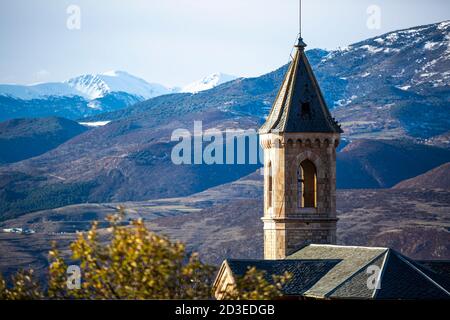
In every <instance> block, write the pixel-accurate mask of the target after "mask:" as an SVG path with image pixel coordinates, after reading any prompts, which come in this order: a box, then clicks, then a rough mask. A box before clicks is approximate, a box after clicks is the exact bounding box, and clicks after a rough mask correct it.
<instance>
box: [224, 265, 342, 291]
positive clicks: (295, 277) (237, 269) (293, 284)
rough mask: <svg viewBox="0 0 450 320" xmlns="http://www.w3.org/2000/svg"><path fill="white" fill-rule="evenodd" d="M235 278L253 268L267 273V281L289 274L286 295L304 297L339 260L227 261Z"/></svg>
mask: <svg viewBox="0 0 450 320" xmlns="http://www.w3.org/2000/svg"><path fill="white" fill-rule="evenodd" d="M226 262H227V263H228V266H229V267H230V269H231V271H232V272H233V274H234V275H235V276H243V275H244V274H245V273H246V272H247V270H248V269H249V268H251V267H255V268H256V269H258V270H261V271H264V272H265V277H266V280H267V281H269V282H272V281H273V277H272V275H279V276H280V275H283V274H284V273H285V272H288V273H290V274H291V275H292V278H291V280H290V281H289V282H288V283H286V285H285V286H284V287H283V290H282V291H283V294H285V295H295V296H299V295H302V294H303V293H304V292H305V291H306V290H308V289H309V288H310V287H311V286H313V285H314V284H315V283H316V282H317V281H318V280H319V279H321V278H322V277H323V276H324V275H325V274H326V273H327V272H329V271H330V270H331V269H332V268H333V267H334V266H335V265H336V264H337V263H339V260H301V261H300V260H237V259H229V260H226Z"/></svg>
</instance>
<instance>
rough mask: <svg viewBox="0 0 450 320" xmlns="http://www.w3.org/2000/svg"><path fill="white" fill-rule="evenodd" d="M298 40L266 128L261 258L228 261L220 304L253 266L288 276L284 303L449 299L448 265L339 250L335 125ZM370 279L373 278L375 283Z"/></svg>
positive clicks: (218, 288)
mask: <svg viewBox="0 0 450 320" xmlns="http://www.w3.org/2000/svg"><path fill="white" fill-rule="evenodd" d="M305 47H306V44H305V43H304V42H303V40H302V38H301V37H299V40H298V43H297V45H296V46H295V53H294V56H293V60H292V61H291V63H290V65H289V68H288V71H287V73H286V75H285V77H284V80H283V82H282V84H281V87H280V89H279V92H278V95H277V97H276V99H275V101H274V103H273V106H272V110H271V111H270V114H269V116H268V118H267V120H266V122H265V123H264V124H263V125H262V127H261V128H260V129H259V135H260V142H261V146H262V148H263V150H264V216H263V217H262V220H263V223H264V259H262V260H256V259H255V260H241V259H227V260H225V261H224V262H223V263H222V265H221V267H220V270H219V272H218V275H217V277H216V280H215V282H214V285H213V291H214V293H215V297H216V298H217V299H221V298H222V297H223V295H224V293H225V292H226V291H227V290H230V289H232V288H233V286H234V285H235V283H236V278H237V277H240V276H243V275H244V274H245V272H246V271H247V270H248V269H249V268H250V267H255V268H256V269H258V270H261V271H264V272H265V275H266V276H267V280H268V281H272V280H271V279H272V275H282V274H283V273H284V272H286V271H287V272H289V273H290V274H291V276H292V278H291V279H290V280H289V282H288V283H287V284H286V285H285V286H284V288H283V290H282V293H283V295H284V297H286V298H298V299H432V298H439V299H442V298H443V299H448V298H450V277H449V273H450V265H449V263H445V262H438V261H428V262H419V261H414V260H412V259H410V258H407V257H405V256H403V255H402V254H400V253H398V252H396V251H395V250H392V249H390V248H379V247H358V246H340V245H336V224H337V220H338V219H337V216H336V148H337V146H338V145H339V141H340V134H341V133H342V132H343V131H342V130H341V128H340V126H339V124H338V123H337V122H336V121H335V120H334V119H333V118H332V116H331V114H330V111H329V110H328V108H327V106H326V103H325V100H324V98H323V95H322V92H321V90H320V87H319V84H318V82H317V80H316V78H315V76H314V73H313V71H312V69H311V66H310V64H309V62H308V59H307V57H306V54H305ZM374 276H375V279H373V277H374Z"/></svg>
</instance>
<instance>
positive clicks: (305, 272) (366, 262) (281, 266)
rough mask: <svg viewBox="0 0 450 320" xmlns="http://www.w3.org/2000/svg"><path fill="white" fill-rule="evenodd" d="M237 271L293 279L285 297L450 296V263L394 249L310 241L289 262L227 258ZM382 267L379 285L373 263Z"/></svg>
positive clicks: (289, 257) (285, 290)
mask: <svg viewBox="0 0 450 320" xmlns="http://www.w3.org/2000/svg"><path fill="white" fill-rule="evenodd" d="M227 262H228V264H229V266H230V269H231V271H232V273H233V274H234V275H238V276H240V275H243V274H245V272H246V271H247V269H248V267H251V266H254V267H256V268H257V269H259V270H264V271H266V277H267V279H268V280H269V281H270V280H271V275H281V274H283V273H284V272H285V271H288V272H289V273H291V274H292V276H293V278H292V279H291V280H290V282H289V283H288V284H287V285H286V288H285V289H284V290H283V292H284V294H286V295H301V296H306V297H312V298H329V299H450V291H449V287H450V274H449V272H448V270H449V262H429V261H428V262H422V263H420V262H417V261H413V260H411V259H409V258H407V257H405V256H403V255H401V254H400V253H399V252H397V251H395V250H392V249H389V248H377V247H359V246H338V245H316V244H310V245H307V246H305V247H303V248H301V249H300V250H298V251H297V252H295V253H293V254H292V255H290V256H288V257H287V258H286V259H285V260H227ZM374 266H376V267H378V269H379V270H380V272H379V273H378V275H379V286H376V285H375V283H374V282H373V281H371V279H372V278H373V276H374V274H373V271H372V272H371V268H369V267H372V268H373V267H374Z"/></svg>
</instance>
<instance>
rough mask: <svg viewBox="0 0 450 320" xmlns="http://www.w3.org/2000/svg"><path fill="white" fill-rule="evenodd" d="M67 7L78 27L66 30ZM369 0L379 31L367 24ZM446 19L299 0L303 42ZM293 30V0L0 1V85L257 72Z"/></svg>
mask: <svg viewBox="0 0 450 320" xmlns="http://www.w3.org/2000/svg"><path fill="white" fill-rule="evenodd" d="M70 5H77V6H78V7H79V8H80V17H81V19H80V29H73V30H70V29H69V28H67V20H68V18H69V16H70V15H69V14H68V13H67V8H68V7H69V6H70ZM371 5H378V7H379V8H380V9H381V11H380V23H381V25H380V28H379V29H370V28H369V27H368V26H367V20H368V18H369V14H368V13H367V8H368V7H369V6H371ZM72 17H73V16H72ZM447 19H450V1H448V0H303V37H304V39H305V42H306V43H307V44H308V48H315V47H320V48H328V49H334V48H336V47H338V46H345V45H348V44H350V43H353V42H356V41H359V40H363V39H365V38H368V37H372V36H375V35H378V34H382V33H385V32H388V31H392V30H396V29H400V28H407V27H411V26H416V25H421V24H428V23H433V22H438V21H442V20H447ZM71 21H73V20H71ZM72 25H73V24H72ZM297 32H298V0H95V1H94V0H69V1H65V0H11V1H8V0H0V83H33V82H44V81H45V82H46V81H61V80H65V79H67V78H70V77H73V76H76V75H80V74H83V73H101V72H104V71H108V70H125V71H128V72H130V73H131V74H134V75H137V76H140V77H142V78H144V79H145V80H147V81H149V82H159V83H162V84H165V85H172V86H174V85H183V84H186V83H189V82H191V81H193V80H196V79H198V78H202V77H203V76H205V75H207V74H210V73H212V72H216V71H221V72H225V73H229V74H234V75H238V76H246V77H248V76H257V75H260V74H263V73H266V72H269V71H271V70H273V69H275V68H278V67H279V66H281V65H282V64H284V63H286V62H288V58H289V53H290V50H291V47H292V45H293V44H294V42H295V38H296V35H297Z"/></svg>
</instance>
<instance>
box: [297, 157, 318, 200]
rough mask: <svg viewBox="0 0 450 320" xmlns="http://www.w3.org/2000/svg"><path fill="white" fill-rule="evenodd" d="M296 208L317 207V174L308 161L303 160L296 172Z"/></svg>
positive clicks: (314, 167)
mask: <svg viewBox="0 0 450 320" xmlns="http://www.w3.org/2000/svg"><path fill="white" fill-rule="evenodd" d="M297 191H298V196H297V198H298V206H299V207H300V208H315V207H316V206H317V172H316V166H315V165H314V163H312V162H311V161H310V160H304V161H303V162H302V163H301V164H300V166H299V168H298V171H297Z"/></svg>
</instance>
